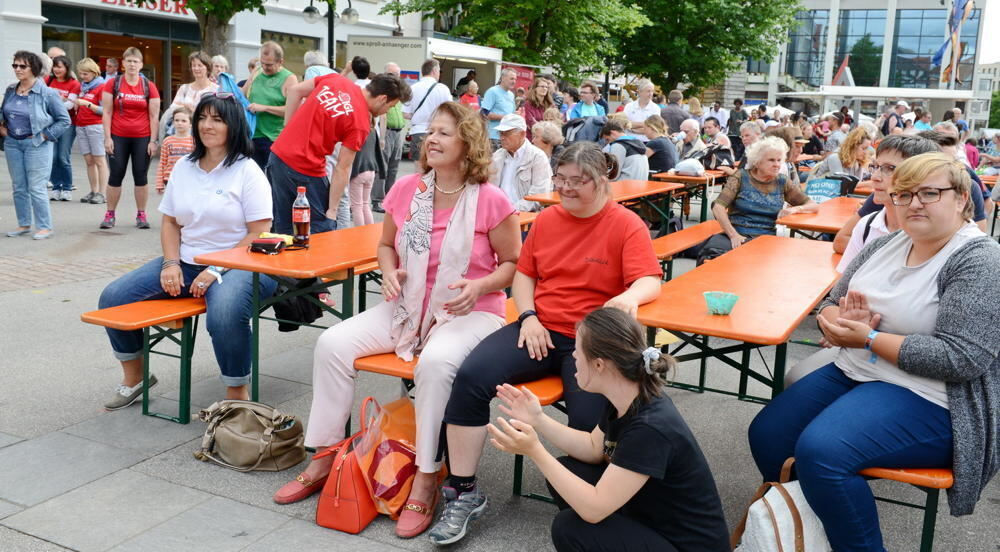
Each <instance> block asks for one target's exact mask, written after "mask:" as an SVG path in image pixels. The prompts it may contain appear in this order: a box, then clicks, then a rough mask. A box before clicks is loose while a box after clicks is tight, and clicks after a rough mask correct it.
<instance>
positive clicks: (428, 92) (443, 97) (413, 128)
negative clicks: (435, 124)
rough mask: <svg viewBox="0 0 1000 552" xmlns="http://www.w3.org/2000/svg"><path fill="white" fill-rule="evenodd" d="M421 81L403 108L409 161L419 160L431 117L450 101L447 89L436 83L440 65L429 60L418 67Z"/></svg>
mask: <svg viewBox="0 0 1000 552" xmlns="http://www.w3.org/2000/svg"><path fill="white" fill-rule="evenodd" d="M420 74H421V75H422V77H421V79H420V80H419V81H418V82H417V84H414V85H413V86H412V87H411V88H410V91H411V93H412V94H413V97H412V98H411V99H410V101H409V103H407V104H406V105H404V106H403V117H404V118H406V119H409V120H410V159H411V160H413V161H416V160H417V159H419V158H420V147H421V146H423V144H424V137H425V136H427V125H428V124H430V122H431V115H432V114H433V113H434V110H435V109H437V108H438V106H439V105H441V104H443V103H444V102H450V101H451V92H450V91H449V90H448V87H447V86H445V85H443V84H441V83H440V82H438V80H440V79H441V64H440V63H439V62H438V60H436V59H429V60H427V61H425V62H424V63H423V65H421V66H420Z"/></svg>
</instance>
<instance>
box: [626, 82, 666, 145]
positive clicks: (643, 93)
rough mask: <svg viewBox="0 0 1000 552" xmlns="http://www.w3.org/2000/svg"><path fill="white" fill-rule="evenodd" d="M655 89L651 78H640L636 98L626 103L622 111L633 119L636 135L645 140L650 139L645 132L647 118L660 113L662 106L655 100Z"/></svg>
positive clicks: (633, 128) (636, 85)
mask: <svg viewBox="0 0 1000 552" xmlns="http://www.w3.org/2000/svg"><path fill="white" fill-rule="evenodd" d="M655 91H656V87H655V86H653V83H652V82H651V81H650V80H649V79H639V81H638V82H637V83H635V92H636V96H637V98H636V100H635V101H634V102H631V103H629V104H628V105H626V106H625V109H624V110H623V111H622V112H623V113H625V116H626V117H628V120H629V121H632V130H633V131H634V132H633V134H634V136H635V137H636V138H638V139H639V140H642V141H643V142H648V141H649V138H647V137H646V135H645V132H644V131H645V124H646V119H649V118H650V117H652V116H653V115H659V114H660V106H658V105H656V104H655V103H654V102H653V92H655Z"/></svg>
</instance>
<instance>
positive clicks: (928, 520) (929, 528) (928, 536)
mask: <svg viewBox="0 0 1000 552" xmlns="http://www.w3.org/2000/svg"><path fill="white" fill-rule="evenodd" d="M924 492H926V493H927V502H926V504H925V505H924V527H923V530H922V531H921V533H920V552H931V551H932V550H934V528H935V526H936V525H937V509H938V495H940V493H941V491H940V490H938V489H924Z"/></svg>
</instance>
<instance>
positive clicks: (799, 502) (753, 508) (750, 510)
mask: <svg viewBox="0 0 1000 552" xmlns="http://www.w3.org/2000/svg"><path fill="white" fill-rule="evenodd" d="M794 461H795V459H794V458H789V459H788V460H786V461H785V464H784V465H783V466H782V467H781V477H780V480H779V481H778V482H777V483H774V482H770V483H764V484H763V485H761V486H760V488H759V489H757V493H756V494H755V495H754V497H753V500H752V501H751V502H750V506H749V507H747V511H746V513H745V514H744V516H743V520H742V521H741V522H740V524H739V526H737V527H736V530H735V531H733V535H732V538H731V539H730V543H731V544H732V546H733V547H734V549H735V552H830V550H831V548H830V543H829V541H827V539H826V532H825V531H824V530H823V524H822V522H820V520H819V518H818V517H816V514H815V512H813V511H812V508H810V507H809V503H808V502H806V499H805V497H804V496H803V495H802V488H801V487H800V486H799V482H798V481H792V482H789V481H788V478H789V474H790V473H791V470H792V463H793V462H794ZM737 545H738V546H737Z"/></svg>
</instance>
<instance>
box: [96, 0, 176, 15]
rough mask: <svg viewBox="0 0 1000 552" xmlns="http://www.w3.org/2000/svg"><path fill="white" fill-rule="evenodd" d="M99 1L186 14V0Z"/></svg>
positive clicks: (139, 8)
mask: <svg viewBox="0 0 1000 552" xmlns="http://www.w3.org/2000/svg"><path fill="white" fill-rule="evenodd" d="M100 3H101V4H112V5H115V6H124V7H126V8H134V9H137V10H146V11H152V12H161V13H176V14H181V15H187V14H188V9H187V0H100Z"/></svg>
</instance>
